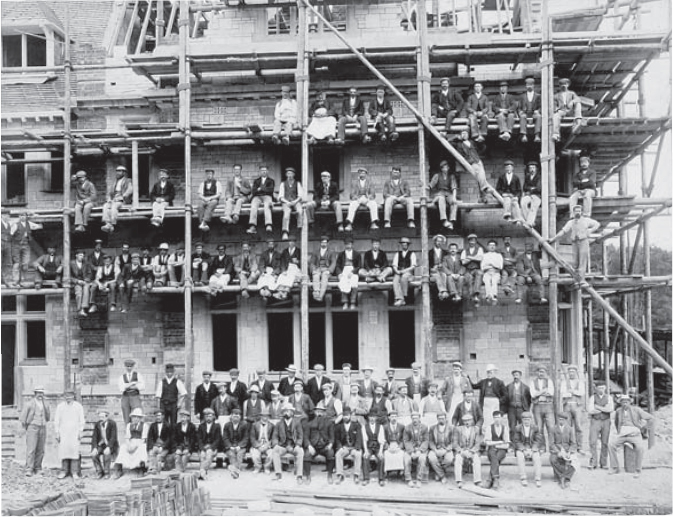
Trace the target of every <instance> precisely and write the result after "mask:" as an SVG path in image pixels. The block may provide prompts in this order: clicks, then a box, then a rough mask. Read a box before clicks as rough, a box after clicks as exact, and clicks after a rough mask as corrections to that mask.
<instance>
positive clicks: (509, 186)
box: [495, 160, 522, 221]
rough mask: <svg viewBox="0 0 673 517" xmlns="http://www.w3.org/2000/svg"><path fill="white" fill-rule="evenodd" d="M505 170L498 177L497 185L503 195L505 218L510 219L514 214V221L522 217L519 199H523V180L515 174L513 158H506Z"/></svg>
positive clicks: (496, 188) (496, 187)
mask: <svg viewBox="0 0 673 517" xmlns="http://www.w3.org/2000/svg"><path fill="white" fill-rule="evenodd" d="M503 165H504V167H505V172H503V173H502V174H501V175H500V177H499V178H498V182H497V183H496V185H495V190H497V191H498V192H499V193H500V195H501V196H502V197H503V200H504V202H503V205H502V207H503V209H504V213H503V216H502V217H503V219H505V221H509V220H510V219H511V218H512V216H514V221H518V220H520V219H521V209H520V208H519V200H520V199H521V192H522V191H521V182H520V181H519V177H518V176H517V175H516V174H514V162H513V161H512V160H505V163H504V164H503Z"/></svg>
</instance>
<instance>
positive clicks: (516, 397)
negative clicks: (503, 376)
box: [507, 369, 533, 433]
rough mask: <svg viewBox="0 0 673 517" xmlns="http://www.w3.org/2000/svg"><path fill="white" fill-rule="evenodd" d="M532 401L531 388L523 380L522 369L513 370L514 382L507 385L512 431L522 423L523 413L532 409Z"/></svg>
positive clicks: (508, 415) (509, 419) (508, 418)
mask: <svg viewBox="0 0 673 517" xmlns="http://www.w3.org/2000/svg"><path fill="white" fill-rule="evenodd" d="M532 402H533V400H532V397H531V395H530V388H529V387H528V385H526V384H524V383H523V381H522V380H521V370H518V369H517V370H512V382H510V383H509V384H508V385H507V420H508V421H509V431H510V433H513V431H514V427H515V426H516V425H517V424H520V423H521V418H522V415H523V413H524V412H526V411H530V408H531V406H532Z"/></svg>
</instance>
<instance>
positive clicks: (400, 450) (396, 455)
mask: <svg viewBox="0 0 673 517" xmlns="http://www.w3.org/2000/svg"><path fill="white" fill-rule="evenodd" d="M383 434H384V436H385V443H384V444H383V465H384V468H385V469H387V470H388V471H390V470H394V469H392V468H388V467H390V466H393V467H394V466H395V465H399V466H400V467H401V468H403V467H404V425H402V424H401V423H399V422H398V421H397V411H395V410H394V409H393V410H391V411H390V412H389V413H388V423H387V424H386V425H384V426H383Z"/></svg>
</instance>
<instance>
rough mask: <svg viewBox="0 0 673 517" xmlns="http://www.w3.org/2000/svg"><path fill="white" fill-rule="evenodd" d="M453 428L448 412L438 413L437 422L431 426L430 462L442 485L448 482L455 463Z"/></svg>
mask: <svg viewBox="0 0 673 517" xmlns="http://www.w3.org/2000/svg"><path fill="white" fill-rule="evenodd" d="M453 430H454V428H453V426H452V425H451V424H449V423H448V422H447V421H446V413H444V412H440V413H437V423H436V424H435V425H433V426H432V427H431V428H430V441H429V447H430V452H428V463H429V464H430V467H431V468H432V470H433V471H434V472H435V475H436V476H437V477H438V478H439V481H440V482H441V483H442V485H445V484H446V483H447V482H448V480H447V477H448V476H449V472H450V470H451V465H452V464H453Z"/></svg>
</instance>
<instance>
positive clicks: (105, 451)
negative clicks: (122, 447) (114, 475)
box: [91, 409, 149, 479]
mask: <svg viewBox="0 0 673 517" xmlns="http://www.w3.org/2000/svg"><path fill="white" fill-rule="evenodd" d="M98 415H99V417H100V420H99V421H98V422H97V423H96V425H95V426H94V428H93V434H92V435H91V460H92V461H93V466H94V468H95V469H96V474H97V475H98V479H101V478H103V477H104V478H105V479H110V464H111V463H112V460H113V459H114V458H115V456H116V455H117V452H119V438H118V437H117V424H116V423H115V421H114V420H112V419H111V418H110V412H109V411H107V410H105V409H102V410H101V411H100V412H99V413H98ZM148 438H149V436H148ZM101 456H102V457H103V458H102V459H103V461H102V465H101Z"/></svg>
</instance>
